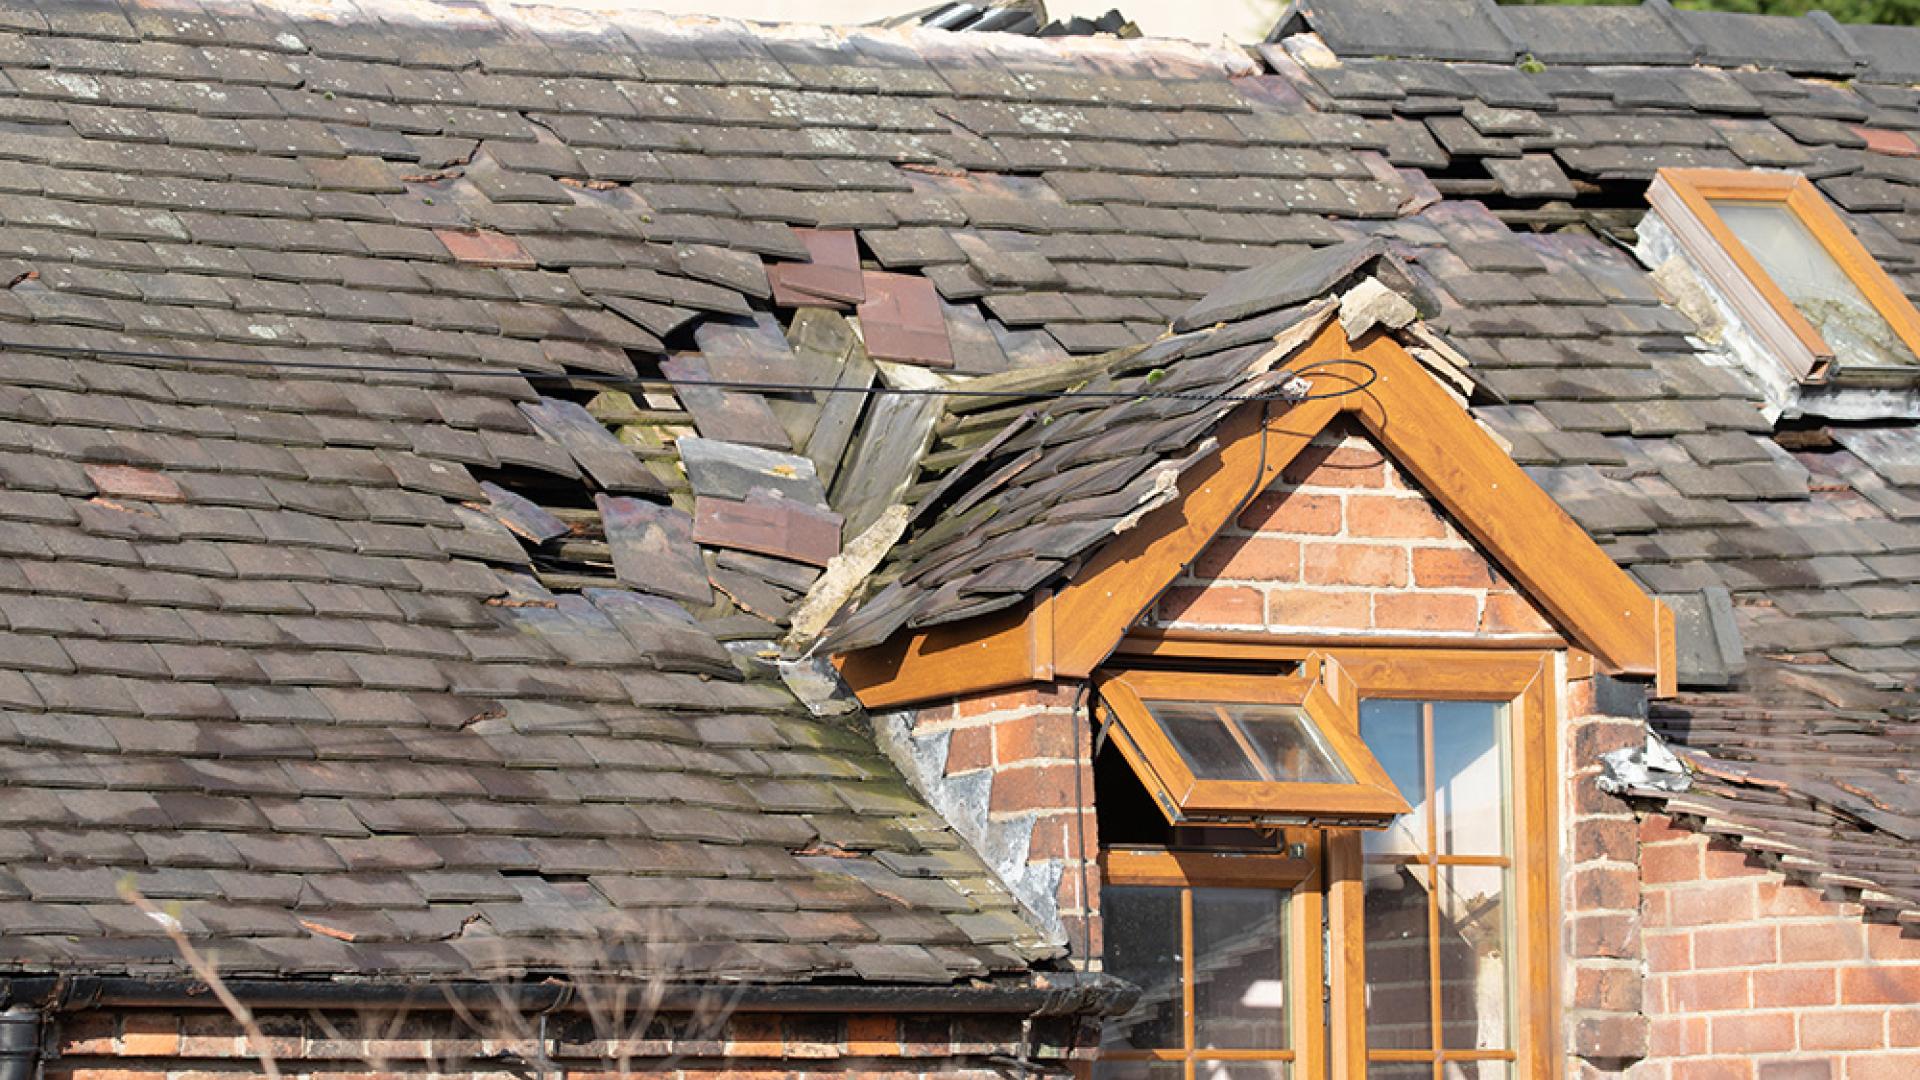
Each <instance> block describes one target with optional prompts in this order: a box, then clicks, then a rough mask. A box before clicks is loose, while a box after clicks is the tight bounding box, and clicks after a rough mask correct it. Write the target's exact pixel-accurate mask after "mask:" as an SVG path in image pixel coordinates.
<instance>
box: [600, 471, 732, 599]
mask: <svg viewBox="0 0 1920 1080" xmlns="http://www.w3.org/2000/svg"><path fill="white" fill-rule="evenodd" d="M593 502H594V506H596V507H597V508H598V509H599V510H600V523H601V525H602V527H603V528H605V529H606V533H607V544H608V545H609V546H610V547H611V548H612V549H613V568H614V574H615V576H617V577H618V578H619V579H620V580H621V581H622V582H623V583H625V584H627V585H631V586H633V587H634V588H636V589H639V590H640V591H642V592H650V593H654V594H656V595H659V596H665V597H670V598H672V599H675V600H685V601H688V602H689V603H693V604H697V605H701V606H704V605H706V604H709V603H712V602H713V592H712V590H711V589H710V588H709V586H708V584H707V567H706V562H705V561H704V560H703V559H702V558H701V557H700V549H699V548H698V547H696V546H695V544H694V540H695V534H694V524H693V519H692V518H690V517H688V516H687V515H686V514H685V513H682V512H681V511H679V510H675V509H673V508H671V507H666V506H660V505H658V504H656V503H650V502H646V501H644V500H641V499H627V498H616V497H614V496H610V495H596V496H594V500H593Z"/></svg>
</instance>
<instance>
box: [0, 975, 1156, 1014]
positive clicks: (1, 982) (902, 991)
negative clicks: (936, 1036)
mask: <svg viewBox="0 0 1920 1080" xmlns="http://www.w3.org/2000/svg"><path fill="white" fill-rule="evenodd" d="M644 979H645V976H639V977H637V981H644ZM223 981H224V982H225V983H226V987H227V989H228V990H230V991H231V992H232V993H233V995H234V996H235V997H237V998H239V999H240V1001H241V1002H242V1003H243V1004H245V1005H246V1006H248V1007H249V1008H253V1009H261V1010H266V1011H274V1010H281V1009H287V1010H294V1009H347V1008H367V1007H382V1006H385V1007H390V1008H399V1007H406V1008H409V1009H414V1010H421V1011H437V1010H442V1009H457V1008H464V1009H469V1010H476V1009H477V1010H482V1011H484V1010H492V1009H497V1008H499V1007H500V1006H501V1005H502V1003H503V1001H504V1002H511V1003H512V1005H513V1006H514V1007H515V1008H518V1009H520V1010H522V1011H523V1012H526V1013H529V1014H538V1013H564V1012H574V1011H581V1010H583V1009H584V1007H585V1006H584V1004H583V1003H582V1001H581V1000H580V994H579V987H578V986H577V985H576V984H575V983H572V982H567V981H563V980H559V979H546V980H543V981H540V982H528V983H509V984H505V985H502V984H500V983H490V982H475V981H470V980H469V981H461V982H421V981H414V982H409V983H392V982H376V981H371V980H369V981H331V980H319V979H314V980H299V979H243V978H235V979H226V980H223ZM1139 995H1140V990H1139V988H1138V987H1136V986H1134V985H1133V984H1132V983H1129V982H1126V981H1124V980H1122V979H1119V978H1116V977H1114V976H1112V975H1105V974H1100V973H1090V972H1074V971H1068V972H1049V973H1040V974H1034V975H1029V976H1027V977H1025V978H1021V979H1002V980H992V981H984V982H974V983H967V984H958V985H943V986H927V985H891V986H886V985H883V986H876V985H872V984H829V983H791V984H787V983H742V984H736V985H726V984H717V983H705V984H699V983H692V984H672V985H668V986H666V987H664V988H661V990H660V992H659V1002H658V1004H657V1005H656V1006H654V1007H655V1009H656V1010H657V1011H659V1012H663V1013H687V1012H710V1011H712V1010H713V1009H715V1008H725V1009H730V1010H732V1011H734V1012H805V1013H842V1012H844V1013H970V1014H995V1015H1002V1016H1114V1015H1117V1014H1119V1013H1122V1012H1124V1011H1126V1009H1127V1008H1128V1007H1129V1006H1131V1005H1132V1004H1133V1002H1134V1000H1135V999H1136V998H1138V997H1139ZM642 996H644V997H647V998H649V999H651V998H652V997H653V994H652V993H651V992H650V993H648V994H646V995H642ZM0 1007H16V1008H31V1009H43V1010H46V1011H48V1012H73V1011H78V1010H81V1009H95V1008H107V1007H118V1008H129V1009H143V1008H152V1009H161V1008H167V1009H177V1008H206V1009H217V1008H219V1007H220V1003H219V1002H218V1001H216V1000H215V999H214V995H213V993H212V991H211V990H209V989H208V987H207V984H206V983H204V982H201V981H200V980H198V979H182V978H175V977H167V976H155V977H142V976H133V975H16V976H6V977H0Z"/></svg>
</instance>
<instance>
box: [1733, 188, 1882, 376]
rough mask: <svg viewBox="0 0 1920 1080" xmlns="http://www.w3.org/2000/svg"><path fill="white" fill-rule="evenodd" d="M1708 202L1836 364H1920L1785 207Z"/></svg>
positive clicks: (1809, 232)
mask: <svg viewBox="0 0 1920 1080" xmlns="http://www.w3.org/2000/svg"><path fill="white" fill-rule="evenodd" d="M1711 201H1712V205H1713V208H1714V209H1715V210H1716V211H1718V212H1719V214H1720V220H1722V221H1724V222H1726V223H1727V228H1729V229H1731V230H1733V235H1734V236H1736V237H1738V238H1739V240H1740V243H1741V244H1742V245H1743V246H1745V247H1746V249H1747V251H1748V252H1750V253H1751V254H1752V255H1753V258H1754V261H1755V262H1758V263H1759V264H1760V268H1761V269H1762V270H1765V271H1766V272H1767V276H1768V277H1770V278H1772V279H1773V283H1774V284H1775V285H1778V286H1779V287H1780V291H1781V292H1783V293H1785V294H1787V299H1788V300H1791V301H1793V306H1794V307H1795V308H1798V309H1799V311H1800V314H1801V315H1803V316H1805V317H1806V320H1807V321H1808V322H1809V323H1812V324H1813V328H1814V329H1815V330H1817V331H1819V333H1820V336H1821V337H1823V338H1825V339H1826V342H1827V347H1828V348H1829V349H1832V350H1833V354H1834V356H1835V357H1836V358H1837V359H1838V360H1839V361H1840V363H1841V364H1843V365H1848V364H1855V365H1857V364H1867V365H1871V366H1874V367H1899V366H1907V365H1911V364H1914V363H1916V362H1920V361H1916V360H1915V358H1914V355H1913V352H1912V351H1911V350H1909V349H1908V348H1907V346H1906V344H1905V343H1904V342H1902V341H1901V340H1900V337H1899V335H1898V334H1896V333H1894V330H1893V327H1892V326H1891V325H1889V324H1888V323H1887V320H1886V319H1884V318H1882V317H1881V315H1880V313H1879V312H1878V311H1875V310H1874V309H1873V305H1872V304H1871V303H1869V302H1868V301H1867V297H1866V294H1865V293H1862V292H1861V291H1860V287H1859V286H1858V285H1855V284H1854V283H1853V279H1851V278H1849V277H1848V276H1847V272H1846V271H1845V270H1843V269H1841V268H1840V264H1839V263H1837V262H1835V261H1834V259H1833V256H1832V255H1829V254H1827V249H1826V248H1825V247H1822V246H1821V244H1820V241H1819V240H1818V239H1816V238H1815V237H1814V235H1813V231H1812V230H1810V229H1808V228H1807V226H1806V224H1805V223H1804V222H1802V221H1801V220H1800V217H1799V215H1797V214H1795V213H1794V212H1793V211H1792V210H1790V209H1788V208H1787V206H1786V204H1784V203H1777V202H1749V201H1746V200H1742V199H1714V200H1711Z"/></svg>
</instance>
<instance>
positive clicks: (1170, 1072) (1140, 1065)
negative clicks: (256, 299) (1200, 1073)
mask: <svg viewBox="0 0 1920 1080" xmlns="http://www.w3.org/2000/svg"><path fill="white" fill-rule="evenodd" d="M1186 1071H1187V1067H1186V1066H1185V1065H1183V1064H1181V1063H1180V1062H1178V1061H1112V1060H1106V1061H1100V1062H1096V1063H1095V1064H1094V1066H1093V1076H1094V1080H1180V1078H1181V1077H1182V1076H1184V1075H1186Z"/></svg>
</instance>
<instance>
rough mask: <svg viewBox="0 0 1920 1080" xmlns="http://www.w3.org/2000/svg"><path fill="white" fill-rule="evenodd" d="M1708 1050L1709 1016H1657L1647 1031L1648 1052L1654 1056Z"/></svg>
mask: <svg viewBox="0 0 1920 1080" xmlns="http://www.w3.org/2000/svg"><path fill="white" fill-rule="evenodd" d="M1706 1052H1707V1018H1706V1017H1704V1016H1656V1017H1654V1018H1653V1024H1652V1026H1651V1027H1650V1028H1649V1029H1648V1031H1647V1053H1648V1054H1649V1055H1651V1056H1653V1057H1679V1056H1681V1055H1683V1054H1704V1053H1706Z"/></svg>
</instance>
